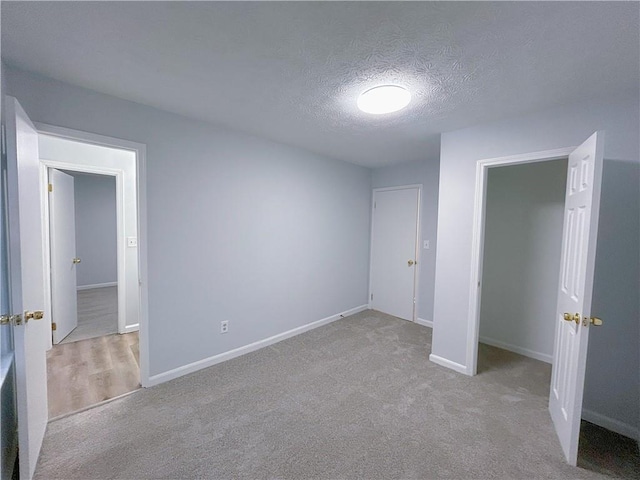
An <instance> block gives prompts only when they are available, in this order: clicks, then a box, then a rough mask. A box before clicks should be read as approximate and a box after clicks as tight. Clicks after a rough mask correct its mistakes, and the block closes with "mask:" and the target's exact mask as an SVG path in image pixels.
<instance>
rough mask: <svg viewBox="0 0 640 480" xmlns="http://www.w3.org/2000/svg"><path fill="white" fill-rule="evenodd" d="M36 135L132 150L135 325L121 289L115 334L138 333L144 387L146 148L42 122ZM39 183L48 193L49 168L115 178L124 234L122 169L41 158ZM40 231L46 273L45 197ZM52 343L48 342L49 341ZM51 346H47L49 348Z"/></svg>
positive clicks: (120, 255) (120, 251)
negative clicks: (127, 323) (128, 322)
mask: <svg viewBox="0 0 640 480" xmlns="http://www.w3.org/2000/svg"><path fill="white" fill-rule="evenodd" d="M34 125H35V127H36V129H37V131H38V133H41V134H45V135H49V136H54V137H59V138H64V139H68V140H74V141H77V142H80V143H86V144H91V145H98V146H103V147H111V148H117V149H120V150H128V151H133V152H134V153H135V158H136V167H135V168H136V183H135V186H136V207H137V216H136V218H137V223H138V224H137V229H138V232H137V236H138V247H137V258H138V322H139V323H138V326H137V327H134V326H129V328H126V326H125V307H124V305H125V298H126V292H125V291H124V289H123V288H119V289H118V332H119V333H128V332H131V331H135V330H139V335H140V337H139V352H140V384H141V385H142V386H143V387H148V386H149V329H148V318H149V317H148V307H149V304H148V283H147V193H146V184H147V175H146V145H144V144H142V143H137V142H132V141H129V140H122V139H119V138H113V137H107V136H104V135H98V134H94V133H89V132H83V131H81V130H74V129H70V128H65V127H57V126H54V125H49V124H45V123H38V122H34ZM40 168H41V170H40V180H41V182H42V183H41V188H43V189H44V191H46V190H47V185H48V180H49V179H48V177H49V176H48V172H49V169H50V168H58V169H63V170H70V171H76V172H83V173H95V174H100V175H110V176H113V177H115V178H116V231H117V235H118V238H119V239H121V238H122V236H123V235H124V232H125V228H124V223H125V218H124V212H125V205H124V201H123V190H124V182H125V180H126V176H127V172H126V171H125V170H122V169H119V168H113V167H105V166H88V165H84V164H78V163H74V162H72V161H69V162H59V161H53V160H44V159H40ZM42 208H43V210H42V211H43V228H44V231H45V232H46V233H45V235H44V237H45V238H44V245H43V251H44V262H45V269H46V270H45V272H50V267H51V257H50V238H49V226H48V225H49V202H48V196H47V195H45V196H43V203H42ZM125 248H126V247H125V245H124V242H122V241H118V242H117V262H118V273H117V275H118V284H119V285H124V283H125V272H126V271H125V251H124V250H125ZM45 302H46V305H45V308H46V309H47V313H48V318H51V279H50V276H49V275H45ZM50 341H51V340H50ZM50 347H51V345H50V346H49V348H50Z"/></svg>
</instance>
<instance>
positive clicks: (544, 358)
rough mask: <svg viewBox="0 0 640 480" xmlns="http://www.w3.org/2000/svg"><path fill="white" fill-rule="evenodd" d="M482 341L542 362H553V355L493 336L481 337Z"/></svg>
mask: <svg viewBox="0 0 640 480" xmlns="http://www.w3.org/2000/svg"><path fill="white" fill-rule="evenodd" d="M480 343H486V344H487V345H491V346H492V347H498V348H501V349H503V350H508V351H510V352H513V353H517V354H519V355H524V356H525V357H529V358H533V359H535V360H540V361H541V362H545V363H553V355H548V354H546V353H540V352H535V351H533V350H529V349H528V348H522V347H518V346H516V345H511V344H509V343H504V342H501V341H500V340H494V339H493V338H487V337H480Z"/></svg>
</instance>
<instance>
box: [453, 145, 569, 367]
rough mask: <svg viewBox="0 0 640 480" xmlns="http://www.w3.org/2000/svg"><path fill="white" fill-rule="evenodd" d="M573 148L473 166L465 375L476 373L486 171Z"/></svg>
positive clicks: (547, 157) (558, 156)
mask: <svg viewBox="0 0 640 480" xmlns="http://www.w3.org/2000/svg"><path fill="white" fill-rule="evenodd" d="M575 149H576V147H567V148H558V149H555V150H544V151H541V152H533V153H526V154H522V155H510V156H506V157H497V158H489V159H486V160H479V161H478V163H477V165H476V183H475V201H474V211H473V237H472V240H471V282H470V284H469V292H470V293H469V316H468V325H467V362H466V367H465V372H464V373H466V374H467V375H470V376H473V375H475V374H476V373H477V372H478V340H479V331H480V328H479V325H480V298H481V294H482V288H481V284H480V282H481V281H482V264H483V252H484V224H485V216H486V198H487V176H488V173H489V169H490V168H493V167H504V166H507V165H524V164H526V163H536V162H546V161H550V160H560V159H563V158H567V157H568V156H569V154H570V153H571V152H573V151H574V150H575Z"/></svg>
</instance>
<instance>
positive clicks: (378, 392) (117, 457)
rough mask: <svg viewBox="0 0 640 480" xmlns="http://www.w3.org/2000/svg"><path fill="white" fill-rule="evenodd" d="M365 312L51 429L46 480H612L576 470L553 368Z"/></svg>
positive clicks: (41, 468)
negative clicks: (451, 361)
mask: <svg viewBox="0 0 640 480" xmlns="http://www.w3.org/2000/svg"><path fill="white" fill-rule="evenodd" d="M430 350H431V329H429V328H425V327H421V326H418V325H416V324H413V323H410V322H406V321H403V320H398V319H395V318H393V317H390V316H387V315H384V314H380V313H377V312H372V311H366V312H363V313H360V314H357V315H354V316H352V317H348V318H346V319H344V320H340V321H338V322H334V323H332V324H330V325H327V326H325V327H322V328H318V329H316V330H313V331H311V332H307V333H305V334H302V335H299V336H297V337H294V338H291V339H289V340H286V341H284V342H281V343H278V344H276V345H274V346H272V347H268V348H265V349H262V350H259V351H257V352H254V353H251V354H248V355H245V356H243V357H239V358H236V359H234V360H231V361H228V362H225V363H222V364H220V365H217V366H214V367H211V368H208V369H205V370H202V371H200V372H196V373H194V374H191V375H189V376H186V377H182V378H179V379H176V380H173V381H171V382H167V383H165V384H162V385H159V386H157V387H153V388H149V389H143V390H140V391H139V392H136V393H134V394H132V395H130V396H127V397H125V398H122V399H118V400H115V401H113V402H110V403H108V404H106V405H102V406H99V407H96V408H93V409H90V410H87V411H84V412H81V413H78V414H75V415H72V416H69V417H66V418H63V419H60V420H57V421H54V422H52V423H50V424H49V427H48V431H47V434H46V437H45V443H44V446H43V450H42V454H41V458H40V461H39V464H38V468H37V471H36V478H38V479H83V480H86V479H107V478H109V479H116V478H118V479H150V478H154V479H155V478H166V479H195V478H199V479H231V478H246V479H256V478H283V479H284V478H288V479H309V478H324V479H337V478H362V479H391V478H403V479H404V478H407V479H409V478H415V479H435V478H449V479H462V478H473V479H479V478H482V479H485V478H505V479H515V478H526V479H530V478H549V479H559V478H586V479H595V478H610V477H607V476H604V475H602V474H600V473H596V472H593V471H589V470H585V469H581V468H576V467H570V466H568V465H567V464H566V463H565V462H564V459H563V455H562V452H561V449H560V446H559V444H558V441H557V440H556V436H555V433H554V430H553V426H552V424H551V419H550V417H549V414H548V412H547V400H548V388H549V387H548V386H549V375H550V368H549V365H546V364H544V363H541V362H538V361H536V360H531V359H528V358H525V357H521V356H519V355H515V354H511V353H509V352H504V351H501V350H498V349H495V348H493V347H487V346H484V345H483V346H482V348H481V349H480V351H481V362H480V366H481V370H482V373H481V374H479V375H477V376H476V377H466V376H464V375H460V374H457V373H455V372H452V371H450V370H448V369H445V368H443V367H439V366H437V365H435V364H433V363H431V362H429V361H428V354H429V352H430Z"/></svg>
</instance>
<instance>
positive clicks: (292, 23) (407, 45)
mask: <svg viewBox="0 0 640 480" xmlns="http://www.w3.org/2000/svg"><path fill="white" fill-rule="evenodd" d="M639 15H640V14H639V7H638V3H637V2H621V3H616V2H602V3H590V2H562V3H561V2H508V3H503V2H495V3H494V2H490V3H481V2H465V3H462V2H460V3H458V2H424V3H421V2H407V3H398V2H381V3H365V2H353V3H350V2H345V3H341V2H327V3H316V2H313V3H311V2H309V3H307V2H283V3H275V2H252V3H244V2H225V3H222V2H221V3H216V2H175V3H156V2H86V3H84V2H83V3H79V2H68V3H67V2H42V3H41V2H37V3H33V2H17V3H12V2H5V1H3V2H2V58H3V60H4V61H5V62H6V63H7V64H9V65H12V66H16V67H19V68H22V69H25V70H29V71H32V72H36V73H39V74H42V75H45V76H49V77H52V78H55V79H58V80H62V81H65V82H69V83H72V84H75V85H79V86H82V87H86V88H90V89H93V90H97V91H99V92H104V93H107V94H111V95H115V96H117V97H120V98H124V99H128V100H133V101H135V102H139V103H143V104H146V105H150V106H153V107H157V108H160V109H164V110H168V111H171V112H176V113H179V114H183V115H187V116H190V117H195V118H199V119H203V120H207V121H210V122H213V123H216V124H219V125H225V126H228V127H231V128H234V129H239V130H243V131H246V132H250V133H253V134H256V135H259V136H262V137H267V138H270V139H273V140H276V141H279V142H283V143H287V144H291V145H296V146H299V147H302V148H305V149H308V150H311V151H314V152H318V153H321V154H323V155H327V156H330V157H334V158H338V159H342V160H346V161H350V162H353V163H357V164H361V165H366V166H371V167H376V166H381V165H388V164H393V163H398V162H403V161H409V160H417V159H425V158H426V159H433V158H437V156H438V152H439V136H438V134H439V133H441V132H443V131H448V130H454V129H458V128H462V127H466V126H471V125H474V124H478V123H481V122H486V121H490V120H494V119H498V118H505V117H509V116H513V115H517V114H520V113H523V112H528V111H532V110H540V109H544V108H548V107H551V106H554V105H558V104H561V103H570V102H573V101H578V100H580V99H584V98H589V97H594V96H604V95H607V94H609V93H611V92H615V91H617V90H630V89H638V88H639V85H640V74H639V71H640V64H639V57H640V51H639V49H640V47H639V43H640V38H639V35H640V33H639V20H638V19H639ZM380 83H397V84H401V85H404V86H406V87H408V88H409V89H410V91H411V92H412V93H413V96H414V99H413V101H412V103H411V104H410V106H409V107H408V108H407V109H405V110H403V111H401V112H396V113H393V114H388V115H385V116H370V115H366V114H364V113H361V112H359V111H358V110H357V108H356V99H357V96H358V95H359V93H361V92H362V91H363V90H365V89H367V88H369V87H371V86H374V85H377V84H380Z"/></svg>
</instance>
